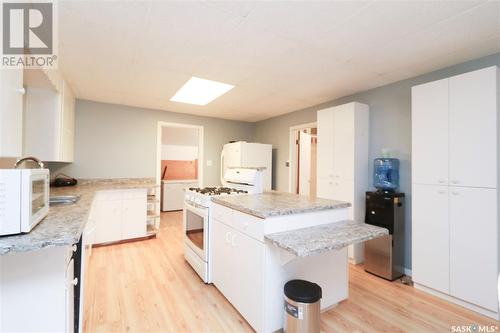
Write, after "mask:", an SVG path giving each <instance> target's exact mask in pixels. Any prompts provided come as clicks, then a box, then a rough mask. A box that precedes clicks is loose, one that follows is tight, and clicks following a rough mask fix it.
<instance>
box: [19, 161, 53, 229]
mask: <svg viewBox="0 0 500 333" xmlns="http://www.w3.org/2000/svg"><path fill="white" fill-rule="evenodd" d="M22 178H23V180H22V182H23V184H22V193H21V196H22V202H21V205H22V214H21V232H29V231H31V229H33V228H34V227H35V226H36V225H37V224H38V222H40V221H41V220H42V219H43V218H44V217H45V216H47V213H48V212H49V186H50V180H49V173H48V170H45V169H41V170H26V171H25V172H24V170H23V177H22Z"/></svg>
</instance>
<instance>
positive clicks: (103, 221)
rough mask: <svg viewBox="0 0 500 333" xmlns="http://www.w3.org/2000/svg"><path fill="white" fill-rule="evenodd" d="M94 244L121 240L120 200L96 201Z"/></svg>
mask: <svg viewBox="0 0 500 333" xmlns="http://www.w3.org/2000/svg"><path fill="white" fill-rule="evenodd" d="M95 204H96V230H95V244H100V243H108V242H115V241H119V240H121V239H122V226H121V224H122V200H106V201H96V203H95Z"/></svg>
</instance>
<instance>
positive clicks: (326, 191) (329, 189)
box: [316, 155, 335, 199]
mask: <svg viewBox="0 0 500 333" xmlns="http://www.w3.org/2000/svg"><path fill="white" fill-rule="evenodd" d="M318 157H319V155H318ZM318 167H319V165H318ZM316 181H317V184H316V196H317V197H318V198H323V199H334V197H335V187H334V185H333V179H331V178H318V179H317V180H316Z"/></svg>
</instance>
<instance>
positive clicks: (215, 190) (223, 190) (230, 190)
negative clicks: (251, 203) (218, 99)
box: [189, 187, 248, 195]
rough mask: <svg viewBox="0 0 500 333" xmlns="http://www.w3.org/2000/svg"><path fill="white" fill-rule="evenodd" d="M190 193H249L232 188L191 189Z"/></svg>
mask: <svg viewBox="0 0 500 333" xmlns="http://www.w3.org/2000/svg"><path fill="white" fill-rule="evenodd" d="M189 190H190V191H193V192H196V193H201V194H204V195H224V194H245V193H248V191H244V190H238V189H235V188H230V187H203V188H199V187H190V188H189Z"/></svg>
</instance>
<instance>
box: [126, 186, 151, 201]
mask: <svg viewBox="0 0 500 333" xmlns="http://www.w3.org/2000/svg"><path fill="white" fill-rule="evenodd" d="M146 195H147V189H145V188H141V189H136V190H124V191H122V199H142V198H144V199H146Z"/></svg>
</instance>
